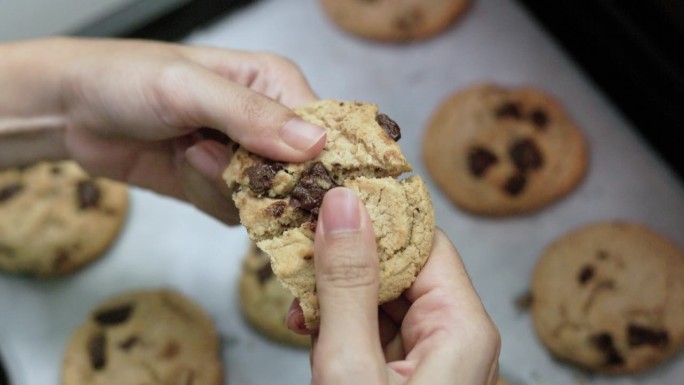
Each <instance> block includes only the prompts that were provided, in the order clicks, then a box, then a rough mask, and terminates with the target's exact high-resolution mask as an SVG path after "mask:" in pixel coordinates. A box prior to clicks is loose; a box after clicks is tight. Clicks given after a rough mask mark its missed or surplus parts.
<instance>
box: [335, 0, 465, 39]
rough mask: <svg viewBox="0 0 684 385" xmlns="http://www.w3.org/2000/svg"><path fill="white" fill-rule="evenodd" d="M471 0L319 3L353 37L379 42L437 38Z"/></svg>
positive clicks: (390, 0) (378, 0) (463, 10)
mask: <svg viewBox="0 0 684 385" xmlns="http://www.w3.org/2000/svg"><path fill="white" fill-rule="evenodd" d="M470 3H471V0H353V1H339V0H321V6H322V8H323V10H324V11H325V12H326V13H327V15H328V16H329V18H330V20H332V21H333V22H334V23H335V24H336V25H338V26H340V27H341V28H342V29H344V30H346V31H347V32H350V33H352V34H354V35H357V36H361V37H365V38H369V39H374V40H381V41H411V40H420V39H426V38H429V37H432V36H435V35H437V34H438V33H440V32H442V31H443V30H445V29H446V28H447V27H449V26H450V25H451V24H452V23H454V21H455V20H456V19H458V18H459V17H460V16H461V15H462V14H463V13H464V12H465V10H466V9H467V8H468V6H469V5H470Z"/></svg>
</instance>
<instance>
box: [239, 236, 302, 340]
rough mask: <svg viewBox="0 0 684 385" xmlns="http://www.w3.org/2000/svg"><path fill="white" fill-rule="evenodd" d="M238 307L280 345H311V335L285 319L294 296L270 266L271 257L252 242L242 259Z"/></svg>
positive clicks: (265, 334) (250, 320)
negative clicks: (296, 330)
mask: <svg viewBox="0 0 684 385" xmlns="http://www.w3.org/2000/svg"><path fill="white" fill-rule="evenodd" d="M239 289H240V310H241V311H242V314H243V316H244V318H245V320H247V322H249V324H250V325H252V326H253V327H254V329H255V330H257V331H258V332H259V333H260V334H263V335H264V336H266V337H268V338H269V339H271V340H273V341H276V342H278V343H281V344H286V345H292V346H297V347H307V348H308V347H310V346H311V337H309V336H303V335H299V334H296V333H294V332H293V331H292V330H290V329H288V328H287V325H286V324H285V319H286V317H287V312H288V311H289V310H290V304H291V303H292V300H293V299H294V297H293V296H292V294H291V293H290V291H289V290H287V289H286V288H284V287H283V285H282V284H281V283H280V281H278V279H277V278H276V276H275V274H273V270H272V269H271V259H270V258H269V257H268V255H266V253H264V252H263V251H261V250H259V248H258V247H257V246H256V244H255V243H252V244H251V246H250V248H249V252H248V253H247V255H246V256H245V257H244V259H243V261H242V271H241V273H240V288H239Z"/></svg>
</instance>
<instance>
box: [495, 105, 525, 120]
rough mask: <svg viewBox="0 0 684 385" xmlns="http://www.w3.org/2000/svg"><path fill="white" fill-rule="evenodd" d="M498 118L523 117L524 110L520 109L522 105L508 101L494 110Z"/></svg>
mask: <svg viewBox="0 0 684 385" xmlns="http://www.w3.org/2000/svg"><path fill="white" fill-rule="evenodd" d="M494 113H495V115H496V117H497V118H500V119H502V118H514V119H521V118H522V111H521V110H520V106H519V105H518V103H514V102H506V103H504V104H502V105H500V106H499V108H497V109H496V111H495V112H494Z"/></svg>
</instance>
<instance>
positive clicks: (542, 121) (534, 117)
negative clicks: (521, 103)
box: [530, 108, 549, 131]
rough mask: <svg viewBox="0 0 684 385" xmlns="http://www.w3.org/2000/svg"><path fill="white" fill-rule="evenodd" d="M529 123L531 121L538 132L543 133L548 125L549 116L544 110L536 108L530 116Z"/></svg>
mask: <svg viewBox="0 0 684 385" xmlns="http://www.w3.org/2000/svg"><path fill="white" fill-rule="evenodd" d="M530 121H532V123H534V125H535V126H536V127H537V128H538V129H539V130H542V131H543V130H545V129H546V125H547V124H548V123H549V116H548V115H547V114H546V112H544V110H542V109H539V108H537V109H535V110H534V111H532V113H531V114H530Z"/></svg>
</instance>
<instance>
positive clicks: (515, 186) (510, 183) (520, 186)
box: [504, 172, 527, 196]
mask: <svg viewBox="0 0 684 385" xmlns="http://www.w3.org/2000/svg"><path fill="white" fill-rule="evenodd" d="M526 184H527V175H525V173H523V172H518V173H516V174H514V175H512V176H511V177H510V178H508V180H507V181H506V184H505V185H504V191H505V192H506V193H507V194H508V195H510V196H516V195H519V194H520V193H521V192H522V191H523V190H524V189H525V185H526Z"/></svg>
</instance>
